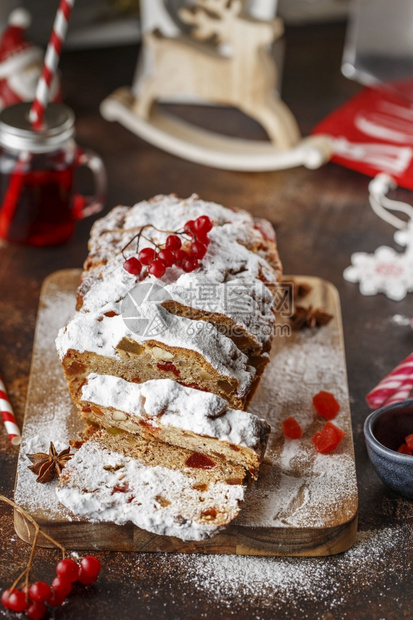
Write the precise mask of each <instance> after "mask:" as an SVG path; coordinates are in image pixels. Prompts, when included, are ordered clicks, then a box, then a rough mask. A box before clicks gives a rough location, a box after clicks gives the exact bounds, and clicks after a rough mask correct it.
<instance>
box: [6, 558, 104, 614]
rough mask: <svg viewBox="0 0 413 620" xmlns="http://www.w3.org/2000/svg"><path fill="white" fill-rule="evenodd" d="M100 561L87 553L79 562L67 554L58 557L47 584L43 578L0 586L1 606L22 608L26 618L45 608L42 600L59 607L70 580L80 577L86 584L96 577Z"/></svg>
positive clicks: (79, 579)
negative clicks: (5, 587) (20, 585)
mask: <svg viewBox="0 0 413 620" xmlns="http://www.w3.org/2000/svg"><path fill="white" fill-rule="evenodd" d="M99 571H100V562H99V560H98V559H97V558H95V556H93V555H87V556H86V557H84V558H83V560H82V561H81V562H80V564H77V563H76V562H75V561H74V560H72V559H70V558H65V559H63V560H60V562H59V563H58V564H57V566H56V575H57V576H56V577H55V578H54V579H53V581H52V585H51V586H49V584H47V583H46V582H45V581H36V583H32V585H31V586H29V588H28V590H27V593H26V591H25V589H23V590H20V589H18V588H13V589H10V588H9V589H8V590H4V591H3V593H2V595H1V602H2V604H3V607H5V608H6V609H10V610H11V611H15V612H22V611H24V612H25V614H26V616H27V617H28V618H31V619H32V620H40V618H43V616H45V614H46V612H47V608H46V603H47V604H48V605H50V606H51V607H59V606H60V605H62V603H63V602H64V601H65V600H66V597H67V595H68V594H69V592H70V591H71V590H72V584H73V583H74V582H75V581H80V583H83V584H84V585H90V584H91V583H93V582H95V581H96V579H97V578H98V574H99Z"/></svg>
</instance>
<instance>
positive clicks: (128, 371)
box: [56, 302, 256, 409]
mask: <svg viewBox="0 0 413 620" xmlns="http://www.w3.org/2000/svg"><path fill="white" fill-rule="evenodd" d="M139 313H140V314H139V319H137V320H139V321H147V324H148V325H154V326H156V330H155V331H156V335H155V336H154V337H153V338H148V337H145V336H139V335H138V334H136V333H135V332H132V331H130V329H128V327H127V325H126V323H125V321H124V319H123V317H122V316H119V315H115V316H105V315H102V314H101V313H99V312H97V313H96V312H93V313H92V312H88V313H76V315H75V317H74V318H73V319H72V320H71V321H70V322H69V324H68V325H67V326H66V327H65V328H63V329H61V330H60V332H59V335H58V337H57V340H56V344H57V348H58V351H59V354H60V358H61V360H62V364H63V369H64V371H65V375H66V379H67V381H68V383H69V388H70V391H71V394H72V397H73V399H74V400H75V402H78V400H79V397H80V394H79V390H80V388H81V386H82V384H83V382H84V381H85V379H86V377H87V376H88V375H89V374H90V373H92V372H96V373H98V374H112V375H115V376H119V377H121V378H124V379H126V380H128V381H133V382H136V383H140V382H143V381H147V380H149V379H162V378H173V379H175V380H176V381H178V382H180V383H182V384H184V385H189V386H192V385H194V386H196V387H197V388H199V389H203V390H206V391H213V392H216V393H217V394H219V395H220V396H222V397H223V398H225V399H226V400H227V401H228V403H230V404H231V405H232V406H233V407H234V408H236V409H242V408H244V406H246V404H247V402H248V399H249V398H250V396H251V385H252V382H253V379H254V377H255V374H256V369H255V368H254V367H253V366H250V365H249V363H248V362H249V360H248V358H247V356H246V355H244V354H243V353H242V352H241V351H240V350H239V349H238V348H237V346H236V345H235V344H234V343H233V341H232V340H231V339H230V338H227V337H226V336H224V335H223V334H221V333H220V332H219V331H218V330H217V329H216V328H215V327H214V326H213V325H211V324H210V323H205V322H204V321H199V322H194V321H192V320H191V319H187V318H185V317H181V316H175V315H173V314H171V313H169V312H168V311H167V310H166V309H165V308H163V307H162V306H160V305H158V304H157V303H152V302H148V303H143V304H141V306H140V307H139Z"/></svg>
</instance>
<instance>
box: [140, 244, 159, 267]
mask: <svg viewBox="0 0 413 620" xmlns="http://www.w3.org/2000/svg"><path fill="white" fill-rule="evenodd" d="M155 256H156V253H155V250H154V249H153V248H143V250H141V251H140V252H139V254H138V258H139V260H140V261H141V263H142V265H150V263H151V262H152V261H153V260H155Z"/></svg>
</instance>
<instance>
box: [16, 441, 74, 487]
mask: <svg viewBox="0 0 413 620" xmlns="http://www.w3.org/2000/svg"><path fill="white" fill-rule="evenodd" d="M27 456H28V457H29V459H30V460H31V462H32V463H33V465H29V469H30V470H31V471H32V472H33V473H35V474H37V478H36V482H42V483H44V482H50V481H51V480H53V478H54V477H55V475H56V474H57V475H58V476H60V474H61V473H62V469H63V467H64V466H65V465H66V463H67V462H68V461H69V460H70V459H71V458H72V456H73V455H72V454H70V447H69V448H66V449H65V450H62V451H61V452H59V453H57V451H56V448H55V447H54V445H53V443H52V442H50V447H49V454H46V453H45V452H36V454H28V455H27Z"/></svg>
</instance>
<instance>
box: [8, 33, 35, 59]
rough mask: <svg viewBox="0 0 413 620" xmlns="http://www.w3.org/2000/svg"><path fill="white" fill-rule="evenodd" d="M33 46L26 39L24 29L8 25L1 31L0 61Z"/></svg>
mask: <svg viewBox="0 0 413 620" xmlns="http://www.w3.org/2000/svg"><path fill="white" fill-rule="evenodd" d="M29 47H33V44H32V43H29V42H28V41H26V38H25V30H24V29H23V28H21V27H20V26H13V25H9V26H7V28H6V29H5V31H4V32H3V36H2V37H1V42H0V62H4V61H5V60H8V58H10V56H13V55H14V54H17V53H19V52H22V51H23V50H26V49H28V48H29Z"/></svg>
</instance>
